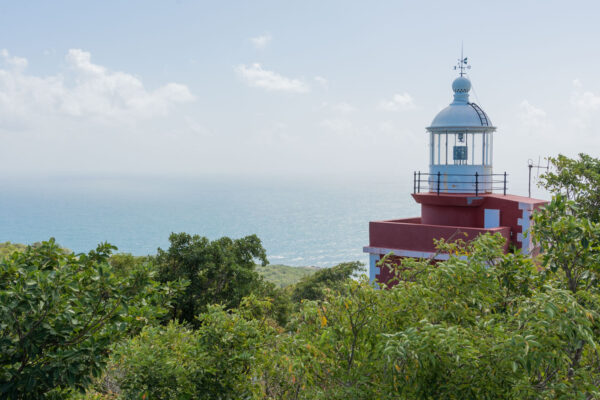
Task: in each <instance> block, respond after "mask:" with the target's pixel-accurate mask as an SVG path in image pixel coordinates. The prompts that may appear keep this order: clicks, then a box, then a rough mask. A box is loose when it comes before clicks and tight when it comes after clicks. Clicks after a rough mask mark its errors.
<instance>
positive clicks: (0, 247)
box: [0, 242, 27, 260]
mask: <svg viewBox="0 0 600 400" xmlns="http://www.w3.org/2000/svg"><path fill="white" fill-rule="evenodd" d="M26 248H27V246H25V245H24V244H19V243H11V242H4V243H0V260H1V259H3V258H6V257H8V256H10V255H11V254H12V253H14V252H15V251H24V250H25V249H26Z"/></svg>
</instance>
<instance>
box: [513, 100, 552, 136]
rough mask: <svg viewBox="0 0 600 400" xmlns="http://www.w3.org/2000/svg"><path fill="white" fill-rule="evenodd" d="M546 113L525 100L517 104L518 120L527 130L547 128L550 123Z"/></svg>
mask: <svg viewBox="0 0 600 400" xmlns="http://www.w3.org/2000/svg"><path fill="white" fill-rule="evenodd" d="M547 116H548V114H547V113H546V111H544V110H542V109H541V108H538V107H536V106H534V105H532V104H531V103H529V101H527V100H523V101H522V102H521V103H520V104H519V119H520V120H521V121H522V122H523V124H524V125H525V126H526V127H527V128H544V129H546V128H548V127H549V126H550V123H549V121H548V119H547Z"/></svg>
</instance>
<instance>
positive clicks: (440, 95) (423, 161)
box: [0, 0, 600, 179]
mask: <svg viewBox="0 0 600 400" xmlns="http://www.w3.org/2000/svg"><path fill="white" fill-rule="evenodd" d="M598 15H600V3H599V2H597V1H569V2H565V1H560V2H558V1H527V0H519V1H502V2H488V1H481V0H478V1H461V2H448V1H443V2H442V1H376V2H365V1H349V0H344V1H334V0H332V1H322V0H320V1H312V0H305V1H301V2H300V1H298V2H289V1H286V2H282V1H213V2H203V1H187V0H181V1H167V0H164V1H150V0H144V1H127V2H122V1H107V0H104V1H96V2H92V1H85V2H82V1H61V0H56V1H52V2H49V1H27V2H15V1H3V2H2V3H0V170H1V171H2V174H3V176H14V177H28V176H41V175H46V174H47V175H60V174H80V175H86V174H89V175H103V174H105V175H134V176H135V175H153V174H156V175H165V176H171V175H172V176H175V175H177V176H187V175H190V176H195V175H253V176H272V175H277V176H295V175H302V176H323V175H350V176H352V175H360V176H365V177H370V176H373V177H381V176H387V177H393V179H412V171H414V170H422V171H425V170H427V166H428V159H427V154H428V152H427V135H426V132H425V127H426V126H428V125H429V123H430V122H431V120H432V119H433V117H434V116H435V115H436V113H437V112H438V111H439V110H441V109H442V108H443V107H445V106H446V105H447V104H448V103H450V101H451V99H452V91H451V83H452V80H453V79H454V78H455V77H456V75H457V74H456V71H454V70H453V69H452V66H453V65H454V64H455V63H456V60H457V58H458V57H459V56H460V49H461V43H463V45H464V51H465V55H466V56H468V57H469V61H470V63H471V65H472V69H471V70H469V78H470V79H471V81H472V84H473V88H474V91H472V93H471V100H472V101H475V102H476V103H478V104H479V105H480V106H481V107H482V108H483V109H484V110H485V111H486V112H487V114H488V115H489V116H490V118H491V120H492V122H493V123H494V125H496V126H497V127H498V131H497V133H496V134H495V135H496V136H495V140H494V145H495V148H494V162H495V165H494V167H495V171H496V172H502V171H507V172H508V173H509V175H510V176H513V177H515V179H525V178H526V174H527V160H528V159H534V160H535V161H536V162H537V160H538V158H539V157H541V158H542V159H543V158H544V157H547V156H555V155H557V154H558V153H563V154H567V155H571V156H573V155H575V154H577V153H579V152H586V153H589V154H591V155H593V156H595V157H599V156H600V154H598V153H599V149H600V146H599V145H600V135H599V133H598V128H597V126H598V124H599V123H600V118H599V113H600V46H599V44H598V39H599V38H600V24H598V23H597V17H598Z"/></svg>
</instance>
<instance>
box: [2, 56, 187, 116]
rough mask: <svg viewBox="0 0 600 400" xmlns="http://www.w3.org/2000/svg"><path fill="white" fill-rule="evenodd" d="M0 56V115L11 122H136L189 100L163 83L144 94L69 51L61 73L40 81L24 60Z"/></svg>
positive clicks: (124, 76)
mask: <svg viewBox="0 0 600 400" xmlns="http://www.w3.org/2000/svg"><path fill="white" fill-rule="evenodd" d="M0 55H1V56H2V57H3V58H4V60H5V62H6V63H7V64H8V65H10V66H12V67H13V68H12V69H0V115H4V116H8V119H9V120H10V121H8V122H9V125H10V123H11V122H12V123H15V121H16V120H18V119H21V120H24V121H25V122H27V123H29V122H31V120H32V119H34V118H39V117H47V118H64V117H76V118H83V119H94V120H96V121H98V120H101V121H103V122H109V121H111V120H117V121H119V122H123V121H128V122H135V121H136V120H139V119H150V118H153V117H156V116H165V115H167V114H168V113H169V111H170V110H171V109H172V108H173V107H174V106H175V105H176V104H179V103H186V102H190V101H193V100H194V96H193V95H192V94H191V93H190V91H189V89H188V88H187V87H186V86H184V85H181V84H177V83H168V84H166V85H164V86H161V87H159V88H157V89H155V90H148V89H146V88H145V87H144V85H143V83H142V81H141V80H140V79H139V78H138V77H136V76H134V75H131V74H128V73H125V72H118V71H110V70H108V69H107V68H106V67H103V66H101V65H98V64H94V63H93V62H92V61H91V55H90V53H88V52H85V51H83V50H80V49H71V50H69V52H68V53H67V55H66V62H67V65H68V70H67V71H65V73H64V74H56V75H51V76H47V77H40V76H36V75H33V74H27V73H26V71H25V68H26V67H27V60H26V59H24V58H19V57H12V56H10V55H9V53H8V51H6V50H3V51H2V52H1V53H0Z"/></svg>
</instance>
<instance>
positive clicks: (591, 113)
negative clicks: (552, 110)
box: [571, 79, 600, 129]
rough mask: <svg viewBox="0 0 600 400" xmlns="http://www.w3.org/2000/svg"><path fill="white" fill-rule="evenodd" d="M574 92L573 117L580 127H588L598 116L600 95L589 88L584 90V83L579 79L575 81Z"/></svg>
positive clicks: (572, 95) (572, 102)
mask: <svg viewBox="0 0 600 400" xmlns="http://www.w3.org/2000/svg"><path fill="white" fill-rule="evenodd" d="M573 88H574V90H573V93H572V94H571V106H572V107H573V109H574V111H575V116H574V118H573V119H572V121H573V123H574V124H575V126H576V127H577V128H579V129H587V128H589V127H590V126H591V125H592V124H593V120H595V119H596V118H597V114H598V110H600V95H598V94H595V93H593V92H591V91H589V90H583V84H582V82H581V81H580V80H579V79H575V80H574V81H573Z"/></svg>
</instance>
